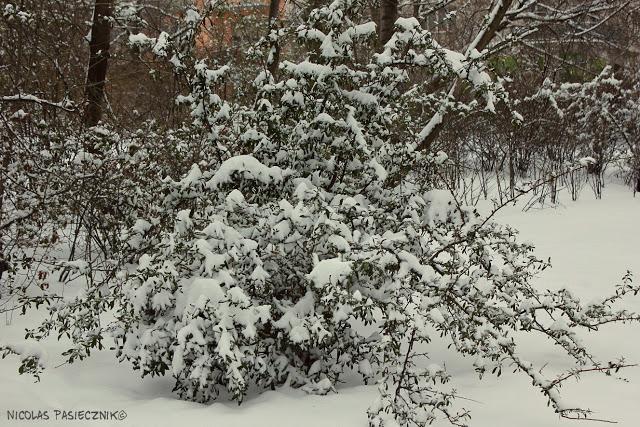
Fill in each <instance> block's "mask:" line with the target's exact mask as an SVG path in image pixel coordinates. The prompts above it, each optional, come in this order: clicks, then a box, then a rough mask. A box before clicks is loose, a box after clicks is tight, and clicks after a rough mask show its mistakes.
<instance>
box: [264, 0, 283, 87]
mask: <svg viewBox="0 0 640 427" xmlns="http://www.w3.org/2000/svg"><path fill="white" fill-rule="evenodd" d="M279 13H280V0H271V1H270V2H269V33H271V31H273V30H277V28H278V25H277V21H278V14H279ZM279 62H280V44H279V43H278V42H277V41H272V42H271V52H270V53H269V60H268V61H267V67H268V68H269V72H270V73H271V75H272V76H274V77H275V75H276V72H277V71H278V64H279Z"/></svg>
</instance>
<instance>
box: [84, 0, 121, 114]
mask: <svg viewBox="0 0 640 427" xmlns="http://www.w3.org/2000/svg"><path fill="white" fill-rule="evenodd" d="M113 1H114V0H95V3H94V9H93V22H92V23H91V40H90V41H89V65H88V66H87V80H86V87H85V102H86V106H85V111H84V123H85V125H87V126H95V125H97V124H98V122H99V121H100V119H101V118H102V112H103V108H104V101H105V98H104V84H105V79H106V77H107V67H108V65H109V45H110V42H111V22H110V21H109V18H110V17H111V16H112V15H113Z"/></svg>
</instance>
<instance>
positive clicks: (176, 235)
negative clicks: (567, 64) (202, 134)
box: [113, 0, 632, 426]
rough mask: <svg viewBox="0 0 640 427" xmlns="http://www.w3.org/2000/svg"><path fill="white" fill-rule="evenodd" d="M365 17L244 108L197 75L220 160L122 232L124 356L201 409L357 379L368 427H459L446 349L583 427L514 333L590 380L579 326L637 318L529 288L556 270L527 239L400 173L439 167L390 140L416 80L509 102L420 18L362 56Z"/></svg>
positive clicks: (313, 44)
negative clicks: (524, 385) (452, 82)
mask: <svg viewBox="0 0 640 427" xmlns="http://www.w3.org/2000/svg"><path fill="white" fill-rule="evenodd" d="M354 7H355V6H354V5H352V4H351V3H349V2H345V1H342V0H339V1H336V2H334V3H332V4H331V5H330V6H328V7H325V8H321V9H318V10H315V11H314V12H313V13H312V14H311V16H310V18H309V21H308V24H307V25H304V26H301V27H299V28H297V30H296V34H297V36H298V37H299V39H300V41H301V42H302V43H303V46H306V47H307V48H308V49H310V50H309V54H308V56H307V58H305V59H304V60H303V61H301V62H289V61H283V62H282V63H281V65H280V70H279V76H278V79H277V80H276V79H274V76H272V75H271V74H270V73H269V72H263V73H261V74H260V75H259V76H258V77H257V78H256V79H255V81H254V85H255V88H256V92H257V95H256V99H255V101H254V102H253V105H252V106H251V107H242V106H239V105H235V106H233V105H229V104H227V103H226V102H224V101H222V100H221V99H220V97H218V96H217V95H216V94H215V93H213V92H210V93H209V92H207V91H208V90H210V89H208V88H210V87H211V85H212V84H215V83H220V81H219V79H224V76H225V73H227V72H229V70H228V68H227V67H226V66H224V67H217V68H213V69H209V68H208V67H207V65H206V64H205V63H204V62H200V63H198V64H197V66H196V73H195V74H194V80H193V82H196V83H197V84H196V86H195V87H196V90H195V91H194V92H193V93H192V94H191V95H189V96H188V97H186V98H183V100H186V101H189V102H190V103H191V106H192V115H193V116H194V118H195V120H196V121H197V123H200V124H202V125H203V126H206V127H207V128H208V129H210V132H209V139H208V141H209V143H210V144H212V145H215V146H217V147H218V148H219V159H208V164H207V166H206V167H204V166H203V167H200V166H198V165H194V166H193V167H192V169H191V171H190V172H189V174H187V175H186V176H185V177H184V178H183V179H181V180H178V181H174V180H166V181H165V183H164V184H165V187H164V190H163V191H162V193H163V194H166V196H165V197H164V199H163V200H162V201H161V202H160V206H162V208H161V209H160V208H159V209H157V212H159V215H158V216H155V217H143V218H140V219H139V220H138V222H137V223H136V225H135V226H133V227H132V228H130V229H129V230H128V231H127V232H126V233H125V234H124V235H123V239H125V241H127V242H128V244H129V245H130V248H131V250H133V251H135V252H136V253H138V254H139V255H140V257H139V259H138V261H137V263H136V264H135V266H134V268H133V270H132V271H130V272H129V273H128V274H127V275H126V279H125V282H124V284H123V286H122V290H121V292H122V295H121V300H120V301H121V305H120V306H119V309H118V321H117V322H116V323H115V324H114V325H113V331H114V334H115V337H116V341H117V343H118V355H119V357H120V358H121V359H123V360H129V361H131V362H132V363H133V365H134V367H135V368H136V369H139V370H141V371H142V374H143V375H147V374H151V375H156V374H159V375H162V374H171V375H173V376H174V378H175V379H176V386H175V389H176V390H177V391H178V393H179V394H180V396H182V397H184V398H188V399H194V400H200V401H206V400H209V399H211V398H215V397H216V396H218V395H220V394H221V393H225V394H227V393H228V394H229V395H231V396H232V397H233V398H234V399H236V400H238V401H241V400H242V398H243V396H244V394H245V393H246V391H247V389H248V388H249V387H250V386H252V385H257V386H258V387H261V388H272V387H275V386H278V385H282V384H288V385H290V386H294V387H303V388H304V389H305V390H307V391H309V392H313V393H326V392H328V391H330V390H333V389H334V387H335V385H336V384H337V383H338V381H339V379H340V377H341V376H342V375H343V374H344V373H346V372H349V371H355V372H358V373H360V375H362V377H363V379H364V380H365V381H371V380H373V381H378V382H379V388H380V392H381V397H380V400H379V401H378V402H376V403H375V404H374V405H373V406H372V407H371V408H370V410H369V420H370V423H371V425H372V426H389V425H403V426H404V425H413V424H417V425H424V424H427V423H430V422H432V421H433V420H435V419H436V418H437V417H439V416H443V417H445V418H447V419H449V420H450V421H452V422H454V423H461V422H463V421H464V419H465V418H466V416H467V414H466V412H461V413H452V412H451V408H450V406H451V405H450V404H451V402H452V401H453V400H454V398H455V394H453V393H452V392H451V391H449V390H445V391H440V383H445V382H446V381H447V379H448V378H449V377H448V374H447V373H446V371H445V370H444V369H443V368H442V367H439V366H436V365H432V364H428V363H425V362H424V361H423V360H421V359H425V357H426V355H425V353H424V351H423V349H424V345H425V344H427V343H429V342H430V341H431V340H432V339H435V338H436V337H441V338H442V339H445V340H448V341H449V342H450V344H451V345H452V346H453V347H454V348H455V349H456V350H457V351H458V352H460V353H462V354H464V355H469V356H472V357H473V358H474V360H475V362H474V366H475V367H476V369H477V370H478V372H479V373H480V374H481V375H482V374H483V373H485V372H486V371H492V372H498V373H499V372H500V370H501V369H502V367H503V366H505V365H509V366H514V367H515V368H516V369H519V370H521V371H523V372H525V373H526V374H527V375H529V376H531V378H532V380H533V382H534V385H535V386H537V387H539V388H540V389H541V390H542V391H543V392H544V393H545V394H546V395H547V397H548V398H549V400H550V403H551V404H552V405H553V406H554V408H555V409H556V411H558V412H561V413H562V414H564V415H566V416H570V415H571V414H574V413H575V411H574V412H570V411H569V412H566V411H567V409H568V408H565V407H563V406H561V402H560V400H559V398H558V396H557V387H558V386H559V384H560V383H561V382H562V380H557V381H554V380H545V379H544V378H542V376H541V375H540V374H539V373H538V371H537V370H536V369H534V368H533V366H531V365H530V364H528V363H527V362H525V361H524V360H522V359H521V356H520V354H519V352H518V349H517V346H516V342H515V340H514V335H515V333H516V332H517V331H520V330H524V331H532V330H536V331H539V332H541V333H543V334H545V335H546V336H547V337H548V338H549V339H550V340H551V341H552V342H554V343H555V344H557V345H559V346H561V347H562V348H563V349H564V350H565V351H566V352H567V353H569V354H570V355H572V356H574V357H575V358H576V360H577V362H578V365H579V366H583V365H586V364H589V363H592V362H594V361H593V359H592V357H591V355H590V354H589V353H588V351H587V350H586V349H585V348H583V347H582V346H581V344H579V342H578V341H577V340H576V339H575V335H574V332H573V328H574V327H577V326H586V327H595V326H596V325H597V324H599V323H600V322H605V321H611V320H626V319H630V318H632V316H630V315H628V314H627V313H625V312H621V313H611V312H609V311H608V310H607V309H606V308H607V307H608V304H609V300H606V301H605V302H603V305H602V306H601V307H600V306H598V307H596V306H593V307H590V308H588V309H583V308H580V306H579V303H578V301H576V300H575V299H574V298H573V297H572V296H571V295H569V294H567V293H565V292H560V293H550V292H548V293H546V294H542V293H540V292H538V291H537V290H535V289H534V288H533V287H532V286H531V285H530V279H531V277H532V276H533V275H534V274H536V272H538V271H539V270H540V269H542V268H545V267H546V265H547V264H546V263H544V262H542V261H540V260H538V259H536V258H535V257H534V256H533V254H532V247H531V246H529V245H526V244H522V243H519V242H518V241H517V240H516V233H515V231H513V230H511V229H509V228H506V227H502V226H499V225H497V224H495V223H494V222H492V221H491V220H490V218H482V217H480V216H479V215H478V214H477V213H476V212H475V211H474V210H473V209H472V208H468V207H465V206H461V205H459V204H458V202H457V201H456V200H455V198H453V197H452V196H451V194H450V193H449V192H448V191H444V190H438V189H434V188H431V186H430V182H431V181H429V180H423V179H420V177H421V174H410V173H407V165H408V164H409V165H411V166H412V167H415V165H417V164H419V165H421V167H422V168H425V170H434V169H436V168H438V167H439V164H440V163H442V161H443V159H446V156H442V155H438V156H433V155H426V156H425V155H423V154H419V153H417V152H416V151H415V150H414V149H415V144H412V140H415V139H417V138H419V137H420V136H419V135H416V134H417V132H414V131H412V130H409V129H407V130H406V131H405V132H403V133H401V134H396V135H393V131H394V129H395V130H397V129H401V128H404V127H400V126H398V123H400V122H401V121H402V120H404V119H403V118H402V117H401V114H400V113H401V112H402V111H403V109H404V108H406V104H405V101H403V99H407V98H408V97H407V96H406V94H405V92H404V90H406V89H405V87H406V86H409V84H408V82H409V81H410V78H409V71H407V70H406V66H407V65H410V66H412V67H423V68H426V69H428V70H430V71H431V72H433V73H437V74H440V75H441V76H442V78H445V79H446V78H453V76H455V78H463V79H467V81H468V84H469V85H470V86H471V87H472V88H476V89H477V90H478V93H479V94H481V95H482V97H483V98H484V99H483V101H482V102H478V101H473V102H472V103H471V104H470V105H466V106H465V108H466V109H467V110H473V109H485V108H487V107H486V106H488V108H489V110H492V109H493V102H494V101H495V92H494V90H498V91H499V86H497V85H495V84H494V83H492V82H491V80H490V79H489V76H488V75H487V74H484V73H483V72H482V71H481V70H482V69H481V65H480V64H478V63H477V62H476V61H475V60H474V59H473V58H466V57H465V56H464V55H461V54H456V53H454V52H450V51H446V50H444V49H442V48H440V47H438V46H437V45H436V44H435V43H434V42H433V41H432V40H431V38H430V35H429V34H428V33H427V32H425V31H423V30H422V29H420V27H419V25H418V24H417V21H415V20H412V19H400V20H398V23H397V30H398V31H397V32H396V34H395V35H394V36H393V37H392V39H391V40H390V42H389V43H388V44H387V46H386V48H385V49H384V51H383V52H382V53H380V54H375V55H370V56H369V57H371V58H372V59H371V61H369V60H368V57H366V56H365V59H362V56H359V55H358V54H362V53H363V52H371V51H370V50H367V49H368V48H367V45H366V41H367V40H368V39H370V38H371V36H372V35H373V31H374V27H373V25H372V24H370V23H364V24H357V23H356V22H353V21H351V18H350V17H351V13H352V11H353V9H354ZM208 93H209V94H208ZM483 104H484V105H483ZM434 105H435V106H436V108H443V109H454V108H460V106H456V105H455V104H454V103H451V102H449V101H447V100H446V99H444V100H435V104H434ZM438 105H439V107H438ZM460 110H463V108H460ZM425 126H426V127H428V126H429V124H428V123H427V124H425ZM405 129H406V128H405ZM622 294H624V292H623V293H622ZM616 298H618V297H616ZM563 319H566V320H563ZM607 366H608V367H609V369H615V368H616V367H619V366H620V365H619V364H612V365H604V367H603V368H602V369H607Z"/></svg>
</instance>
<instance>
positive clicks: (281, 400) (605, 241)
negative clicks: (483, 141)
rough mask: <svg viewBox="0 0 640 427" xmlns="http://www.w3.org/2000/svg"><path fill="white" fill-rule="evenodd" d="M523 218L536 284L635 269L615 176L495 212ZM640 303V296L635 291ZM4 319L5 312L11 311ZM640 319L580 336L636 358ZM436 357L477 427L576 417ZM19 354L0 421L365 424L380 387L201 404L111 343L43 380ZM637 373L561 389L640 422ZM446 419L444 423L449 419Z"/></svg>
mask: <svg viewBox="0 0 640 427" xmlns="http://www.w3.org/2000/svg"><path fill="white" fill-rule="evenodd" d="M497 219H498V220H499V221H502V222H505V223H508V224H511V225H512V226H514V227H515V228H516V229H519V230H520V232H521V236H522V238H523V239H525V240H528V241H532V242H533V243H535V245H536V246H537V248H538V255H539V256H540V257H541V258H547V257H551V260H552V263H553V268H552V269H549V270H547V271H545V272H544V273H543V274H542V275H541V277H539V279H538V280H537V285H538V286H539V287H540V288H559V287H568V288H569V289H571V290H572V291H574V293H575V294H576V295H580V296H581V298H582V299H583V300H585V301H588V300H590V299H591V298H595V297H598V296H602V295H604V294H608V293H610V292H611V291H612V290H613V286H614V285H615V284H616V283H618V282H619V280H620V278H621V277H622V275H623V274H624V273H625V272H626V270H627V269H630V270H633V271H635V272H637V273H638V277H637V280H640V226H639V225H638V221H639V220H640V197H639V198H635V199H634V198H633V197H632V195H631V193H630V191H629V190H628V189H627V188H624V187H622V186H619V185H613V184H611V185H608V186H607V188H606V189H605V193H604V199H603V200H593V197H592V196H591V195H590V194H589V193H588V191H587V190H586V189H585V192H584V193H583V195H582V199H581V200H580V201H578V202H570V201H567V202H566V203H565V205H564V206H562V207H558V208H555V209H544V210H532V211H529V212H526V213H523V212H522V211H521V210H520V209H519V208H517V207H507V208H505V209H504V211H502V212H501V213H500V214H499V215H498V218H497ZM629 307H630V308H631V309H633V310H635V311H640V296H638V297H636V299H635V300H632V301H630V302H629ZM7 320H8V318H7ZM5 323H7V322H5V319H4V318H3V319H2V323H1V324H0V341H4V342H10V343H13V342H20V341H21V340H22V336H23V331H24V328H25V327H27V326H29V325H31V324H33V319H31V322H29V319H24V318H21V317H19V316H17V314H15V315H14V316H13V319H12V321H11V322H10V324H5ZM639 336H640V325H624V326H622V325H618V326H614V327H608V328H604V329H602V330H601V331H600V332H599V333H597V334H593V335H587V336H585V340H587V341H588V342H590V343H591V344H592V345H593V348H594V351H595V352H596V354H597V355H599V356H601V357H602V358H607V357H608V358H615V357H617V356H619V355H625V356H627V359H628V361H629V362H640V339H638V337H639ZM523 346H524V348H526V349H527V350H529V351H530V352H531V356H530V360H531V361H533V362H536V363H538V364H543V363H544V362H545V361H548V362H550V363H551V364H552V365H554V364H555V366H559V367H561V368H562V367H566V366H568V365H567V361H566V360H565V359H564V358H561V357H558V355H557V352H556V351H555V350H554V349H553V347H551V346H550V345H549V344H547V343H543V342H539V341H536V340H535V339H534V338H527V339H526V340H524V342H523ZM61 348H62V347H61V346H60V345H59V344H57V343H48V344H47V351H48V353H49V354H50V361H49V365H50V366H55V365H56V357H59V356H56V351H57V350H59V349H61ZM431 350H432V351H431V357H432V360H433V362H435V363H440V364H444V365H446V366H447V368H448V370H449V372H450V373H451V374H452V375H453V376H454V385H455V386H456V388H457V389H458V390H459V392H460V393H461V394H462V395H463V396H464V397H465V398H468V399H469V400H467V401H464V405H465V407H467V408H468V409H470V410H471V411H472V416H473V419H472V422H471V425H473V426H479V427H500V426H520V427H547V426H549V427H551V426H567V425H572V423H573V422H572V421H566V420H564V421H563V420H560V419H559V418H558V417H557V416H556V415H555V414H554V413H553V412H552V411H551V410H550V409H549V408H547V407H546V400H545V398H544V397H543V396H542V395H541V394H540V393H539V392H537V391H535V390H534V389H532V388H531V387H530V385H529V380H528V379H527V378H526V377H524V376H523V375H522V374H512V373H511V372H504V373H503V375H502V376H501V377H500V378H499V379H495V378H493V377H490V376H489V377H486V378H485V379H484V380H482V381H479V380H478V379H477V376H476V375H475V374H474V372H473V369H472V368H471V365H470V363H466V362H464V361H461V360H460V359H459V358H457V357H452V356H451V355H450V354H448V353H447V352H446V351H445V350H444V349H443V348H442V346H438V345H437V344H434V347H433V349H431ZM15 362H16V361H15V359H12V358H9V359H7V360H4V361H0V426H19V425H20V426H23V425H31V424H37V425H65V426H68V425H83V426H84V425H96V426H98V425H100V426H106V425H114V426H123V427H124V426H127V427H128V426H131V427H144V426H175V425H184V426H205V425H206V426H220V427H236V426H237V427H240V426H243V427H244V426H246V427H254V426H274V427H287V426H292V427H293V426H295V427H299V426H304V427H316V426H348V427H352V426H359V427H365V426H366V424H367V420H366V413H365V411H366V409H367V407H368V405H369V404H370V403H371V401H372V400H373V399H375V397H376V388H375V386H350V385H348V384H347V385H344V386H343V387H340V388H339V393H338V394H332V395H328V396H308V395H305V394H304V393H302V392H300V391H296V390H288V389H285V390H278V391H273V392H267V393H264V394H261V395H258V396H251V397H249V398H248V399H247V400H246V401H245V403H244V404H243V405H242V406H240V407H238V406H237V405H236V404H234V403H228V402H216V403H211V404H206V405H202V404H197V403H191V402H183V401H179V400H177V399H176V398H175V396H173V395H172V393H171V387H172V385H173V384H172V381H171V378H155V379H151V378H149V379H144V380H141V379H140V378H139V376H138V375H137V373H134V372H132V371H131V369H130V367H129V366H128V365H124V364H122V365H120V364H118V363H117V362H116V360H115V358H114V357H113V354H111V353H110V352H109V351H104V352H101V353H97V354H95V355H94V356H92V357H91V358H89V359H87V360H84V361H79V362H77V363H75V364H73V365H71V366H69V365H65V366H61V367H59V368H50V369H48V370H47V371H45V373H44V375H43V376H42V380H41V382H40V383H33V380H32V378H31V377H28V376H19V375H18V374H17V372H16V366H17V365H16V363H15ZM621 374H622V375H624V376H626V377H627V378H628V379H629V380H630V382H628V383H625V382H622V381H617V380H615V379H613V378H609V377H604V376H596V377H588V376H585V377H583V380H582V381H581V382H580V383H578V384H571V385H567V386H565V387H564V388H563V393H564V399H565V401H566V402H569V403H574V402H580V403H581V405H582V406H586V407H589V408H591V409H593V410H594V411H596V413H595V414H594V417H596V418H605V419H609V420H614V421H618V423H619V424H618V425H620V426H625V427H635V426H637V425H639V421H638V418H639V416H640V409H639V407H638V402H640V367H639V368H631V369H629V370H627V371H626V372H624V373H622V372H621ZM56 409H58V410H110V411H116V410H124V411H125V412H126V414H127V417H126V419H124V420H122V421H55V420H52V419H50V420H49V421H34V422H28V421H11V420H8V419H7V410H30V411H35V412H37V411H38V410H48V411H49V413H50V414H53V411H54V410H56ZM441 425H443V426H444V425H446V424H445V423H442V424H441Z"/></svg>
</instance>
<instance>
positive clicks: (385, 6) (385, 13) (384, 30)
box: [378, 0, 398, 47]
mask: <svg viewBox="0 0 640 427" xmlns="http://www.w3.org/2000/svg"><path fill="white" fill-rule="evenodd" d="M396 19H398V0H380V31H379V33H378V36H379V38H378V42H379V44H380V47H382V46H384V45H385V43H387V42H388V41H389V39H390V38H391V36H392V35H393V26H394V24H395V23H396Z"/></svg>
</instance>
